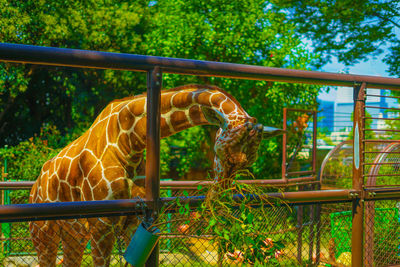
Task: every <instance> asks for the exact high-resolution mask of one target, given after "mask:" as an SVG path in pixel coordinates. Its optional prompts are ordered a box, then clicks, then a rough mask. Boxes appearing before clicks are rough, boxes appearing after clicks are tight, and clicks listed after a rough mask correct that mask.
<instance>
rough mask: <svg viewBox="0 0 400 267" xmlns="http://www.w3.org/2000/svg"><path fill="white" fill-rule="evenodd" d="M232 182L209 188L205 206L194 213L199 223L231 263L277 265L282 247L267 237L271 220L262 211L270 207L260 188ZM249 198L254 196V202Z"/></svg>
mask: <svg viewBox="0 0 400 267" xmlns="http://www.w3.org/2000/svg"><path fill="white" fill-rule="evenodd" d="M237 178H239V179H240V177H237ZM234 181H235V182H233V181H232V183H230V184H227V183H215V184H213V185H211V186H209V188H208V193H207V197H206V200H205V202H204V203H203V205H202V206H201V207H199V208H198V209H197V212H198V216H200V217H201V221H202V222H206V223H207V226H206V228H205V229H206V231H208V232H210V234H212V235H214V237H213V238H212V240H213V242H215V243H216V244H217V245H218V249H219V251H220V253H222V254H225V256H226V257H227V258H229V259H230V260H232V261H236V260H239V262H241V261H243V263H246V264H252V265H253V264H257V263H263V264H264V265H265V264H266V263H267V264H275V263H278V261H277V258H276V257H278V256H279V255H281V254H282V251H283V248H284V244H283V243H282V242H281V241H277V242H275V240H273V239H272V237H273V236H272V235H271V236H268V234H266V231H265V225H266V222H269V221H270V219H271V218H269V216H268V213H267V212H266V211H265V209H264V208H265V206H266V205H270V204H271V203H270V201H269V199H268V198H266V197H264V196H263V191H262V190H261V189H260V187H255V186H253V185H247V184H242V183H240V182H237V180H234ZM249 195H257V196H258V197H257V200H254V198H251V197H249ZM280 204H282V203H278V205H280ZM255 205H257V207H255ZM276 255H278V256H276Z"/></svg>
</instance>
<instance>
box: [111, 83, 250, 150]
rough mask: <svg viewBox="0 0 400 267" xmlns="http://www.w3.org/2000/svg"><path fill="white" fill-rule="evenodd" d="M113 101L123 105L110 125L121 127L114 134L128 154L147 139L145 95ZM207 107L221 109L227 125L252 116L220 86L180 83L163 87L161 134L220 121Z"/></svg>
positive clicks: (229, 126) (217, 110)
mask: <svg viewBox="0 0 400 267" xmlns="http://www.w3.org/2000/svg"><path fill="white" fill-rule="evenodd" d="M114 103H115V105H116V106H120V107H121V108H118V109H119V112H118V120H117V121H116V123H117V122H118V127H115V126H116V125H113V124H109V125H108V128H110V127H111V128H113V129H115V130H114V131H116V129H117V128H118V129H119V130H118V131H119V132H118V133H116V134H115V135H114V136H115V137H116V139H117V140H118V141H117V142H118V146H119V147H120V148H122V147H123V149H122V150H124V151H125V153H129V154H130V153H131V152H134V151H141V150H143V149H144V147H145V142H146V119H147V118H146V112H147V111H146V96H145V95H142V96H137V97H135V98H133V99H128V100H125V101H124V100H121V101H115V102H114ZM204 108H208V110H211V111H212V112H214V113H215V114H217V113H218V115H220V117H219V118H221V117H222V118H223V120H224V121H223V123H224V124H225V126H226V127H227V128H233V127H235V126H236V125H237V124H240V123H244V122H245V121H249V120H250V121H251V120H253V118H252V117H250V116H249V115H248V114H247V113H246V112H245V111H244V110H243V108H242V107H241V106H240V104H239V103H238V102H237V101H236V100H235V99H233V98H232V97H231V96H230V95H229V94H227V93H225V92H224V91H222V90H221V89H218V88H214V87H208V86H199V85H192V86H185V87H178V88H175V89H171V90H164V91H162V94H161V121H160V124H161V125H160V126H161V138H164V137H167V136H170V135H173V134H175V133H177V132H180V131H183V130H185V129H188V128H191V127H194V126H197V125H204V124H219V123H221V121H217V120H212V119H210V116H209V114H208V115H207V114H204ZM111 131H112V130H111ZM111 131H110V132H111ZM108 136H110V134H108ZM125 136H126V138H125ZM121 137H123V138H121ZM113 139H114V138H113ZM128 139H129V140H128ZM133 150H134V151H133ZM128 151H129V152H128Z"/></svg>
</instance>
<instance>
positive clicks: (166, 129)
mask: <svg viewBox="0 0 400 267" xmlns="http://www.w3.org/2000/svg"><path fill="white" fill-rule="evenodd" d="M160 128H161V136H162V137H166V136H170V135H171V134H173V133H172V132H171V130H170V129H169V125H168V123H167V120H166V119H165V118H161V121H160Z"/></svg>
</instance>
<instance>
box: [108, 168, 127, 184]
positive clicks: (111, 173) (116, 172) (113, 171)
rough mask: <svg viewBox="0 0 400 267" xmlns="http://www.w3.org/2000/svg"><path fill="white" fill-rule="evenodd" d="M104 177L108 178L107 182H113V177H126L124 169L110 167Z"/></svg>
mask: <svg viewBox="0 0 400 267" xmlns="http://www.w3.org/2000/svg"><path fill="white" fill-rule="evenodd" d="M104 176H105V177H106V178H107V180H109V181H111V180H112V179H110V178H111V177H113V178H115V177H124V176H125V171H124V169H123V168H122V167H117V166H116V167H109V168H106V169H105V170H104Z"/></svg>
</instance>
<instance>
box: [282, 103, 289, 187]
mask: <svg viewBox="0 0 400 267" xmlns="http://www.w3.org/2000/svg"><path fill="white" fill-rule="evenodd" d="M286 129H287V108H283V130H284V134H283V136H282V179H283V180H284V181H285V182H287V181H288V179H287V177H286V168H287V162H286V142H287V134H286Z"/></svg>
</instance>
